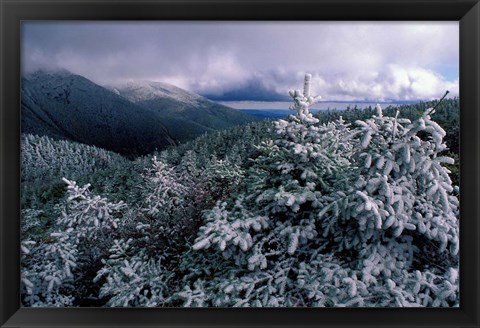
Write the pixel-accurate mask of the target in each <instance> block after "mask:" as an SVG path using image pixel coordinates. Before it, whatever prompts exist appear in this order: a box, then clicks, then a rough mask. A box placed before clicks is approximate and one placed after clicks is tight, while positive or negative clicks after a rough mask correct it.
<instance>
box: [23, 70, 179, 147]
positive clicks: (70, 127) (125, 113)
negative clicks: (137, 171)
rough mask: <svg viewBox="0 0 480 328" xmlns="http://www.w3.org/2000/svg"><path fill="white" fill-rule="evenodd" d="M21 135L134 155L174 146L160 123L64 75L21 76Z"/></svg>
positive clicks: (98, 88)
mask: <svg viewBox="0 0 480 328" xmlns="http://www.w3.org/2000/svg"><path fill="white" fill-rule="evenodd" d="M21 117H22V118H21V120H22V133H31V134H37V135H45V136H49V137H53V138H56V139H67V140H72V141H77V142H81V143H84V144H88V145H95V146H98V147H101V148H105V149H108V150H113V151H115V152H118V153H121V154H124V155H128V156H137V155H142V154H147V153H149V152H152V151H153V150H155V149H156V148H158V149H161V148H165V147H166V146H168V145H174V144H176V140H175V139H174V138H172V137H171V136H170V135H169V134H168V132H167V130H166V128H165V127H164V126H163V124H162V121H161V119H160V118H159V117H158V115H156V114H155V113H154V112H153V111H151V110H148V109H145V108H142V107H140V106H137V105H135V104H133V103H132V102H130V101H128V100H126V99H125V98H123V97H120V96H118V95H117V94H115V93H114V92H112V91H110V90H107V89H106V88H104V87H101V86H99V85H97V84H95V83H93V82H91V81H90V80H88V79H86V78H84V77H82V76H79V75H75V74H72V73H69V72H66V71H61V72H55V73H49V72H43V71H38V72H35V73H31V74H27V75H25V76H23V77H22V115H21Z"/></svg>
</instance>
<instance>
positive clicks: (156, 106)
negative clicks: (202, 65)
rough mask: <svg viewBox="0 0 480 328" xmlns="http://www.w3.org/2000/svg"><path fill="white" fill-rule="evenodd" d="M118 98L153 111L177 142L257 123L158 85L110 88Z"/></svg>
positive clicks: (182, 92)
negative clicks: (119, 96)
mask: <svg viewBox="0 0 480 328" xmlns="http://www.w3.org/2000/svg"><path fill="white" fill-rule="evenodd" d="M110 89H111V90H113V91H114V92H116V93H117V94H118V95H121V96H123V97H125V98H126V99H128V100H130V101H132V102H134V103H136V104H137V105H140V106H142V107H144V108H148V109H151V110H153V111H155V112H156V113H157V114H158V115H159V116H160V117H161V119H162V122H163V124H164V125H165V126H166V128H167V130H168V133H169V134H170V135H172V136H173V137H174V138H175V139H177V140H179V141H180V142H185V141H188V140H191V139H193V138H195V137H197V136H199V135H201V134H203V133H205V132H209V131H214V130H220V129H224V128H228V127H232V126H235V125H240V124H244V123H248V122H252V121H255V120H257V118H255V117H254V116H251V115H248V114H246V113H242V112H240V111H239V110H237V109H233V108H230V107H227V106H224V105H221V104H218V103H216V102H213V101H211V100H208V99H207V98H204V97H202V96H200V95H197V94H195V93H192V92H188V91H186V90H183V89H180V88H178V87H175V86H173V85H170V84H167V83H161V82H147V81H142V82H127V83H123V84H117V85H114V86H110Z"/></svg>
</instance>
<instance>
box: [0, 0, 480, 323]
mask: <svg viewBox="0 0 480 328" xmlns="http://www.w3.org/2000/svg"><path fill="white" fill-rule="evenodd" d="M0 14H1V16H0V17H1V18H0V22H1V27H0V28H1V42H0V47H1V49H0V72H1V80H0V101H1V108H0V133H1V141H0V174H1V180H0V211H1V217H0V238H1V240H0V241H1V243H0V247H1V248H0V286H1V287H0V288H1V289H0V324H1V327H330V326H332V327H363V326H365V327H374V326H381V327H387V326H390V327H465V328H466V327H479V323H480V320H479V315H480V306H479V305H480V302H479V295H480V284H479V277H480V272H479V268H480V252H479V248H480V243H479V238H480V232H479V227H480V225H479V222H478V220H479V219H480V217H479V205H480V198H479V189H480V181H479V170H480V161H479V156H480V152H479V147H480V142H479V141H480V138H479V136H480V133H479V130H480V129H479V128H480V113H479V110H480V85H479V73H480V65H479V63H480V4H479V2H478V0H391V1H388V0H383V1H381V0H357V1H355V0H311V1H309V0H299V1H294V0H276V1H271V0H257V1H255V0H223V1H219V0H197V1H193V0H176V1H174V0H156V1H155V0H137V1H135V0H120V1H107V0H83V1H78V0H64V1H58V0H0ZM25 20H266V21H268V20H372V21H376V20H381V21H388V20H396V21H399V20H400V21H419V20H422V21H432V20H454V21H459V22H460V58H461V59H460V103H461V111H460V112H461V119H460V124H461V125H460V126H461V131H460V142H461V145H460V154H461V170H460V172H461V174H460V184H461V195H460V202H461V206H460V210H461V216H460V233H461V237H460V243H461V247H460V252H461V256H460V258H461V264H460V265H461V268H460V304H461V306H460V307H459V308H454V309H435V308H428V309H418V308H413V309H374V308H367V309H365V308H360V309H353V308H349V309H338V308H334V309H312V308H300V309H292V308H278V309H259V308H256V309H231V308H228V309H226V308H221V309H212V308H208V309H196V308H164V309H146V308H129V309H120V308H69V309H52V308H49V309H35V308H21V307H20V295H19V293H20V279H19V277H20V249H19V248H20V236H19V215H20V214H19V213H20V202H19V199H20V194H19V193H20V188H19V178H20V169H19V167H20V37H21V35H20V24H21V22H22V21H25Z"/></svg>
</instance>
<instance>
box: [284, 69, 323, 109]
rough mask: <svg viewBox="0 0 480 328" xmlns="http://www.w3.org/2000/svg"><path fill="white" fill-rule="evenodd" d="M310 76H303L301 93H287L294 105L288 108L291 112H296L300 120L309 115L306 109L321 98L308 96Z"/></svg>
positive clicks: (292, 91)
mask: <svg viewBox="0 0 480 328" xmlns="http://www.w3.org/2000/svg"><path fill="white" fill-rule="evenodd" d="M311 78H312V74H305V80H304V82H303V93H302V92H301V91H300V90H290V91H288V93H289V94H290V97H292V98H293V101H294V105H293V106H291V107H290V109H291V110H296V111H297V115H298V116H299V117H300V118H301V117H302V116H303V115H307V114H309V112H308V108H309V107H310V106H311V105H313V104H314V103H316V102H317V101H318V100H319V99H320V98H321V97H320V96H315V97H314V96H311V95H310V80H311Z"/></svg>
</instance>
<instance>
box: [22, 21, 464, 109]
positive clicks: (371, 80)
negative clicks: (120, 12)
mask: <svg viewBox="0 0 480 328" xmlns="http://www.w3.org/2000/svg"><path fill="white" fill-rule="evenodd" d="M57 68H63V69H67V70H69V71H71V72H73V73H76V74H79V75H83V76H85V77H87V78H89V79H91V80H93V81H94V82H96V83H99V84H109V83H115V82H119V81H123V80H136V79H141V80H151V81H162V82H167V83H171V84H174V85H177V86H179V87H181V88H184V89H187V90H190V91H194V92H197V93H199V94H202V95H208V96H211V97H214V98H215V97H216V98H217V99H222V98H223V99H236V100H241V99H242V98H243V99H248V98H249V94H250V93H251V92H252V88H258V89H259V90H257V91H258V92H259V94H261V95H265V99H264V100H269V99H268V98H272V97H273V96H272V95H274V94H275V93H278V94H282V95H286V94H287V91H288V90H289V89H299V88H300V87H301V84H302V80H303V75H304V74H305V73H306V72H308V73H311V74H313V82H312V83H313V85H312V91H313V92H314V93H316V94H318V95H321V96H322V98H323V100H373V101H382V100H417V99H423V100H426V99H433V98H440V97H441V96H442V95H443V94H444V93H445V91H446V90H450V91H451V94H452V95H453V96H455V95H458V78H459V25H458V22H383V23H382V22H148V23H145V22H24V23H23V25H22V69H23V71H24V72H30V71H34V70H38V69H57ZM250 98H251V97H250Z"/></svg>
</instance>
